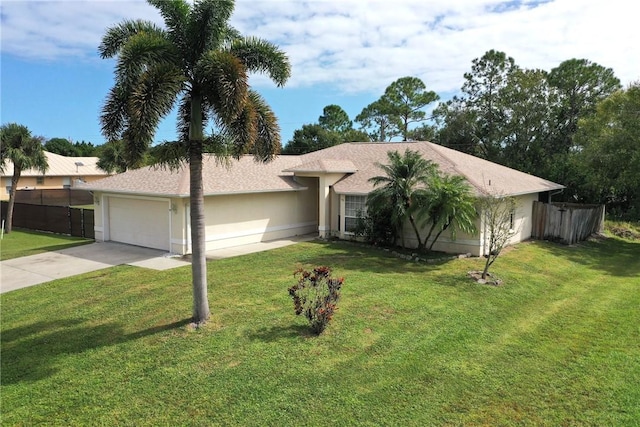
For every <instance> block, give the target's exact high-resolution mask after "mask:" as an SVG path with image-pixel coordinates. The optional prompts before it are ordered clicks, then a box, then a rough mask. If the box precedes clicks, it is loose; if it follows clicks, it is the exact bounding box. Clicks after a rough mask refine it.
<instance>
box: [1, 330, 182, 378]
mask: <svg viewBox="0 0 640 427" xmlns="http://www.w3.org/2000/svg"><path fill="white" fill-rule="evenodd" d="M190 322H191V319H184V320H180V321H177V322H173V323H169V324H166V325H160V326H154V327H151V328H147V329H143V330H140V331H137V332H133V333H129V334H127V333H125V332H124V328H123V326H122V325H121V324H117V323H106V324H101V325H95V326H89V325H86V324H85V321H84V320H82V319H64V320H59V321H53V322H36V323H32V324H29V325H25V326H20V327H17V328H14V329H8V330H6V331H3V332H2V337H1V344H2V345H1V349H0V366H1V372H0V382H1V383H2V384H3V385H7V384H15V383H19V382H23V381H29V382H30V381H37V380H40V379H43V378H46V377H48V376H50V375H53V374H55V373H56V371H57V369H56V367H55V364H56V360H57V359H58V357H59V356H61V355H65V354H79V353H83V352H85V351H88V350H92V349H96V348H101V347H105V346H111V345H117V344H121V343H125V342H128V341H134V340H137V339H140V338H144V337H148V336H151V335H155V334H158V333H161V332H165V331H170V330H174V329H178V328H181V327H183V326H186V325H188V324H189V323H190Z"/></svg>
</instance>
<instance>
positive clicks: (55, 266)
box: [0, 242, 189, 293]
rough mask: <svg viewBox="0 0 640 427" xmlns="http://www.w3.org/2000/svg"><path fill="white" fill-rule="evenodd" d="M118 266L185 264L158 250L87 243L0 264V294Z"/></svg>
mask: <svg viewBox="0 0 640 427" xmlns="http://www.w3.org/2000/svg"><path fill="white" fill-rule="evenodd" d="M121 264H128V265H134V266H137V267H144V268H150V269H153V270H168V269H170V268H176V267H182V266H185V265H189V263H188V262H186V261H183V260H180V259H178V258H172V257H169V255H168V253H167V252H164V251H160V250H155V249H148V248H141V247H138V246H131V245H125V244H122V243H114V242H101V243H91V244H88V245H82V246H75V247H73V248H68V249H62V250H59V251H55V252H45V253H42V254H38V255H31V256H27V257H22V258H14V259H10V260H6V261H2V262H0V293H5V292H9V291H13V290H15V289H21V288H26V287H28V286H33V285H37V284H40V283H44V282H49V281H51V280H55V279H61V278H63V277H69V276H75V275H77V274H83V273H88V272H90V271H96V270H101V269H103V268H108V267H113V266H115V265H121Z"/></svg>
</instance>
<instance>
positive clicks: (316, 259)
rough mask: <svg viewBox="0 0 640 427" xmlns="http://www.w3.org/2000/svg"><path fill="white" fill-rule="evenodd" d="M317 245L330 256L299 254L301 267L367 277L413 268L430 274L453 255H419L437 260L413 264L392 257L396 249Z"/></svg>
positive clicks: (333, 243)
mask: <svg viewBox="0 0 640 427" xmlns="http://www.w3.org/2000/svg"><path fill="white" fill-rule="evenodd" d="M314 244H317V245H324V246H325V247H326V248H327V250H328V252H327V255H326V256H324V255H318V254H316V253H313V252H312V255H308V254H306V253H304V252H300V253H299V255H297V259H296V261H297V262H298V263H299V264H303V265H304V264H307V265H312V266H319V265H326V266H329V267H335V266H336V265H339V266H340V267H341V268H346V269H349V270H356V271H364V272H368V273H389V272H393V273H398V272H406V271H408V270H411V269H414V268H415V269H420V271H425V270H427V271H428V270H432V269H436V268H439V266H441V265H443V264H446V263H448V262H450V261H452V255H448V254H441V253H438V254H435V255H434V254H420V255H419V257H420V258H422V259H426V258H429V257H434V256H435V257H436V258H435V259H430V260H429V263H427V262H425V261H420V262H416V261H410V260H406V259H403V258H400V257H398V256H397V255H394V254H393V253H392V251H393V249H390V250H385V249H382V248H378V247H375V246H368V245H365V244H361V243H353V242H348V241H334V242H314ZM397 251H398V252H401V249H397ZM402 253H407V254H411V250H405V251H404V252H402Z"/></svg>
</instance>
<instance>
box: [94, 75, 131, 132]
mask: <svg viewBox="0 0 640 427" xmlns="http://www.w3.org/2000/svg"><path fill="white" fill-rule="evenodd" d="M129 92H130V90H129V88H127V87H125V85H124V83H117V82H116V84H115V85H114V86H113V87H112V88H111V90H110V91H109V94H108V95H107V99H106V101H105V103H104V105H103V107H102V114H101V115H100V124H101V127H102V134H103V135H104V136H105V138H106V139H107V141H114V140H117V139H120V137H121V135H122V131H123V130H124V128H125V126H126V124H127V105H128V102H129V96H128V95H129Z"/></svg>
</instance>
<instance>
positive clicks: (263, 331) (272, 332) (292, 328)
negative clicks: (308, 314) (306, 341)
mask: <svg viewBox="0 0 640 427" xmlns="http://www.w3.org/2000/svg"><path fill="white" fill-rule="evenodd" d="M315 336H316V335H314V334H313V333H311V331H310V329H309V327H308V326H306V325H305V326H303V325H288V326H269V327H264V328H260V329H258V330H257V331H255V332H254V333H252V334H250V335H249V338H251V339H253V340H260V341H265V342H274V341H279V340H286V339H290V338H298V337H303V338H311V337H315Z"/></svg>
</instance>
